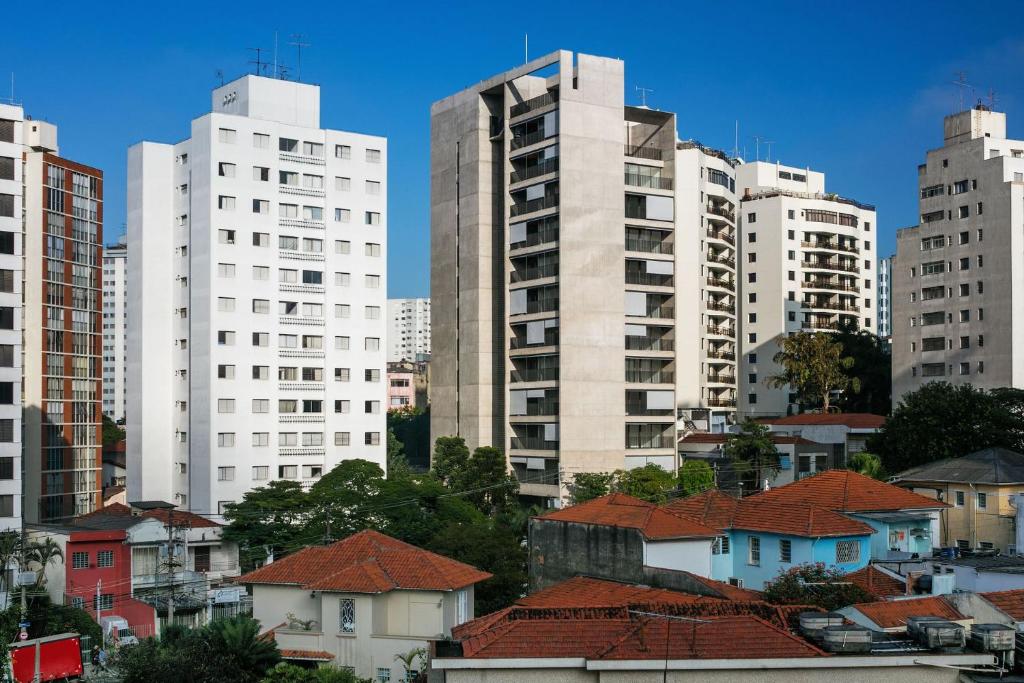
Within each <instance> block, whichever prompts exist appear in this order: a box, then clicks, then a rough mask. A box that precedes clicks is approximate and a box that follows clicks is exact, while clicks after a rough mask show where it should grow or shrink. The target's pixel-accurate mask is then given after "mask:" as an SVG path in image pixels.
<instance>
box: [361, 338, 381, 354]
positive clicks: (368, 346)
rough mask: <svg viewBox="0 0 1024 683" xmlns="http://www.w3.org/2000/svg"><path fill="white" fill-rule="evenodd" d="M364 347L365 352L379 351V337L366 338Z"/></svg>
mask: <svg viewBox="0 0 1024 683" xmlns="http://www.w3.org/2000/svg"><path fill="white" fill-rule="evenodd" d="M364 345H365V350H366V351H380V337H366V339H365V341H364Z"/></svg>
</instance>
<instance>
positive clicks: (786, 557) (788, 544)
mask: <svg viewBox="0 0 1024 683" xmlns="http://www.w3.org/2000/svg"><path fill="white" fill-rule="evenodd" d="M792 561H793V541H791V540H789V539H788V538H783V539H780V540H779V562H792Z"/></svg>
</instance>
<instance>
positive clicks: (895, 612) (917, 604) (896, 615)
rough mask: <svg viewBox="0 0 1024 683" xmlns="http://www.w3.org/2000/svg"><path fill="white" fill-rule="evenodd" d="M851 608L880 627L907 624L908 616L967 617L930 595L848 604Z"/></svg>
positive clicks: (894, 626)
mask: <svg viewBox="0 0 1024 683" xmlns="http://www.w3.org/2000/svg"><path fill="white" fill-rule="evenodd" d="M850 607H851V608H853V609H856V610H857V611H858V612H860V613H861V614H863V615H864V616H866V617H867V618H868V619H870V620H871V621H873V622H875V623H876V624H878V626H879V627H880V628H898V627H900V626H906V625H907V619H908V618H910V617H938V618H940V619H949V620H950V621H963V620H965V619H967V618H968V617H965V616H964V615H963V614H960V612H958V611H957V610H956V609H955V608H954V607H953V606H952V605H950V604H949V603H948V602H946V601H945V600H943V599H942V598H940V597H938V596H935V595H930V596H928V597H924V598H909V599H907V600H883V601H881V602H862V603H859V604H856V605H850Z"/></svg>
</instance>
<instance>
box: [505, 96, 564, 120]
mask: <svg viewBox="0 0 1024 683" xmlns="http://www.w3.org/2000/svg"><path fill="white" fill-rule="evenodd" d="M556 102H558V92H557V91H554V92H546V93H544V94H543V95H538V96H537V97H532V98H530V99H528V100H525V101H523V102H519V103H517V104H513V105H512V108H511V109H509V112H508V115H509V117H511V118H515V117H517V116H522V115H523V114H528V113H530V112H531V111H533V110H534V109H540V108H541V107H546V106H548V105H549V104H555V103H556Z"/></svg>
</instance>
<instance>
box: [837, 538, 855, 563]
mask: <svg viewBox="0 0 1024 683" xmlns="http://www.w3.org/2000/svg"><path fill="white" fill-rule="evenodd" d="M858 561H860V543H858V542H857V541H839V542H838V543H836V564H842V563H846V562H858Z"/></svg>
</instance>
